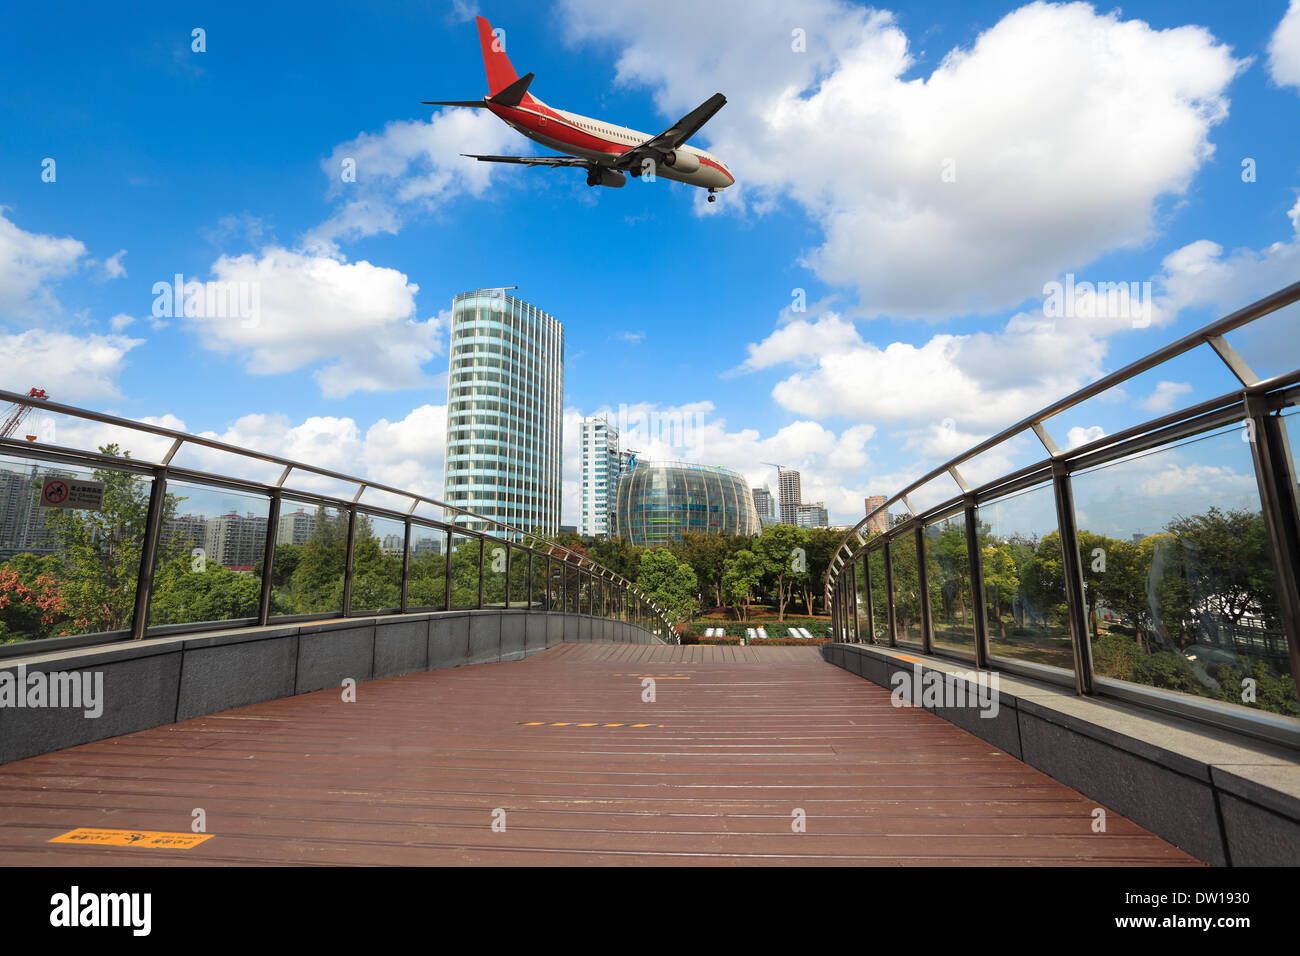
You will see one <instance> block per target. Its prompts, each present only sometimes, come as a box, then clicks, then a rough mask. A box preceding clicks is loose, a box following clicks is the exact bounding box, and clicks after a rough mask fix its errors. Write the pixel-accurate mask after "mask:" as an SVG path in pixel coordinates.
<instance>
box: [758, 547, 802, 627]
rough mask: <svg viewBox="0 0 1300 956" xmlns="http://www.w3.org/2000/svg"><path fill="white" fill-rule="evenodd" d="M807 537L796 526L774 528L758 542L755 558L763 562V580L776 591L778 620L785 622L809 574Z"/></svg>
mask: <svg viewBox="0 0 1300 956" xmlns="http://www.w3.org/2000/svg"><path fill="white" fill-rule="evenodd" d="M804 541H805V536H804V533H803V532H802V531H801V530H800V529H799V528H796V527H794V526H793V525H788V524H773V525H768V526H767V527H766V528H764V529H763V532H762V534H760V535H759V536H758V538H757V540H755V541H754V554H755V555H757V557H758V560H759V561H760V562H762V566H763V577H764V578H765V579H766V580H767V582H768V584H769V585H770V586H773V587H775V588H776V619H777V620H778V621H784V620H785V608H786V605H787V604H789V603H790V598H791V596H792V595H793V594H794V589H795V587H796V586H798V584H799V583H801V581H802V577H803V576H804V575H806V574H807V573H808V571H807V551H806V549H805V548H804Z"/></svg>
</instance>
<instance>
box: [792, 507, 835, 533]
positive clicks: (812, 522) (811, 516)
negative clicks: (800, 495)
mask: <svg viewBox="0 0 1300 956" xmlns="http://www.w3.org/2000/svg"><path fill="white" fill-rule="evenodd" d="M794 523H795V525H797V526H798V527H800V528H825V527H826V526H827V525H828V524H830V518H829V517H828V516H827V514H826V503H825V502H823V501H814V502H812V503H801V504H799V505H797V506H796V507H795V510H794Z"/></svg>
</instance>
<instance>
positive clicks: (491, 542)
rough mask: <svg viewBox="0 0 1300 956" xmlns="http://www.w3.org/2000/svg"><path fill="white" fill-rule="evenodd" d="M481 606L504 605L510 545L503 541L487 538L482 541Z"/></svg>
mask: <svg viewBox="0 0 1300 956" xmlns="http://www.w3.org/2000/svg"><path fill="white" fill-rule="evenodd" d="M483 548H484V552H483V606H484V607H505V606H506V583H507V582H506V574H507V572H508V570H509V569H508V564H509V554H510V546H509V545H508V544H506V543H505V542H504V541H499V540H497V539H495V538H487V539H485V540H484V541H483Z"/></svg>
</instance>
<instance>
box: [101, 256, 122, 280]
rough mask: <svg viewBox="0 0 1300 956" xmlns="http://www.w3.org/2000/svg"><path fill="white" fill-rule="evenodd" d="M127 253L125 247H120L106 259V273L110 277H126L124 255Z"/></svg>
mask: <svg viewBox="0 0 1300 956" xmlns="http://www.w3.org/2000/svg"><path fill="white" fill-rule="evenodd" d="M125 255H126V250H125V249H119V250H117V252H115V253H113V254H112V255H111V256H109V257H108V258H107V259H105V260H104V275H106V276H107V277H108V278H110V279H122V278H125V277H126V266H124V265H122V257H123V256H125Z"/></svg>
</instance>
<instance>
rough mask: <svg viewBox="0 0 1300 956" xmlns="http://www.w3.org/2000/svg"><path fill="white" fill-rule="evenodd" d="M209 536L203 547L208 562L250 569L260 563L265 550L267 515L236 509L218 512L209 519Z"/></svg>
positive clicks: (207, 533)
mask: <svg viewBox="0 0 1300 956" xmlns="http://www.w3.org/2000/svg"><path fill="white" fill-rule="evenodd" d="M206 535H207V543H206V544H205V545H204V548H203V550H204V551H205V552H206V553H207V557H208V560H209V561H216V562H217V563H218V564H224V565H225V566H226V567H228V568H251V567H254V566H256V565H258V564H261V562H262V554H263V552H264V551H265V550H266V516H265V515H253V514H249V515H241V514H237V513H236V512H234V511H232V512H230V513H229V514H224V515H218V516H217V517H215V518H209V519H208V526H207V531H206ZM277 537H278V532H277Z"/></svg>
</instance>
